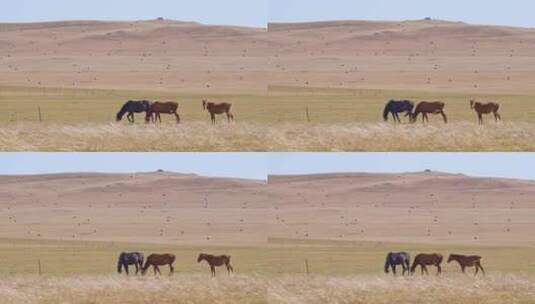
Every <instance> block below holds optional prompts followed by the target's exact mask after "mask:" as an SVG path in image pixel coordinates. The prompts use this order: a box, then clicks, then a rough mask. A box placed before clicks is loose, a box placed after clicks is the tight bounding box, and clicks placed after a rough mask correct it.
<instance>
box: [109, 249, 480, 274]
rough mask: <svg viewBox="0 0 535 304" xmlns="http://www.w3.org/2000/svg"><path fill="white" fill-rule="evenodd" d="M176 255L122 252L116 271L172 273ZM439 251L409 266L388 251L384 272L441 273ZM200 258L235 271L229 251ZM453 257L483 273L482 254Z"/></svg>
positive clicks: (406, 256) (403, 257)
mask: <svg viewBox="0 0 535 304" xmlns="http://www.w3.org/2000/svg"><path fill="white" fill-rule="evenodd" d="M175 260H176V258H175V255H173V254H170V253H165V254H151V255H149V256H148V257H147V259H146V260H145V258H144V255H143V253H140V252H122V253H121V254H120V255H119V258H118V259H117V272H118V273H119V274H120V273H122V270H123V269H124V270H125V272H126V274H127V275H128V274H129V270H128V266H130V265H134V267H135V268H136V275H137V274H138V273H139V272H141V274H142V275H145V273H146V272H147V270H148V269H149V268H150V267H152V268H153V270H154V275H161V274H162V273H161V271H160V268H159V266H165V265H168V266H169V274H170V275H171V274H173V273H174V271H175V268H174V267H173V264H174V263H175ZM442 260H443V258H442V255H441V254H438V253H431V254H427V253H420V254H418V255H417V256H416V257H415V258H414V261H413V262H412V266H411V257H410V255H409V254H408V253H407V252H389V253H388V254H387V255H386V260H385V273H389V272H390V269H392V273H393V274H394V275H396V266H398V265H401V267H402V268H403V272H402V275H405V273H407V274H414V272H415V271H416V268H417V267H418V266H420V269H421V273H422V274H424V273H425V274H429V272H428V271H427V266H435V267H437V275H439V274H441V273H442V267H441V266H440V265H441V264H442ZM202 261H206V263H208V265H209V266H210V271H211V273H212V277H215V275H216V272H215V269H216V267H220V266H225V267H226V268H227V272H228V274H229V275H230V273H232V272H234V268H232V265H231V264H230V256H229V255H218V256H216V255H211V254H206V253H201V254H199V256H198V257H197V263H200V262H202ZM452 261H456V262H457V263H459V265H460V266H461V271H462V272H463V273H465V270H466V267H475V274H476V275H477V274H478V272H479V270H481V272H482V273H483V274H485V270H484V269H483V266H481V257H480V256H478V255H470V256H468V255H461V254H450V256H449V258H448V264H449V263H450V262H452Z"/></svg>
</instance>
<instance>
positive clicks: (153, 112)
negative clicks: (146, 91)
mask: <svg viewBox="0 0 535 304" xmlns="http://www.w3.org/2000/svg"><path fill="white" fill-rule="evenodd" d="M177 110H178V103H176V102H173V101H167V102H159V101H156V102H153V103H152V104H151V105H150V107H149V109H148V111H147V115H146V116H145V122H150V120H151V119H152V120H153V121H154V122H157V121H158V120H159V121H160V123H161V122H162V117H161V116H160V114H161V113H164V114H174V115H175V117H176V122H177V123H180V116H179V115H178V112H177Z"/></svg>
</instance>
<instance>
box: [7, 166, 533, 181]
mask: <svg viewBox="0 0 535 304" xmlns="http://www.w3.org/2000/svg"><path fill="white" fill-rule="evenodd" d="M165 173H169V174H176V175H184V176H188V175H189V176H196V177H202V178H216V179H234V180H244V181H262V182H268V181H269V178H270V177H298V176H302V177H306V176H333V175H358V174H367V175H413V174H429V175H432V174H438V175H460V176H465V177H468V178H490V179H506V180H518V181H529V182H535V179H530V178H525V177H524V178H523V177H510V176H499V175H478V174H467V173H463V172H447V171H437V170H432V169H426V170H423V171H332V172H307V173H283V174H271V173H268V174H266V175H265V178H264V179H259V178H252V177H239V176H230V175H209V174H200V173H195V172H180V171H170V170H163V169H159V170H156V171H113V172H110V171H62V172H54V171H51V172H38V173H0V177H30V176H33V177H39V176H58V175H76V174H80V175H84V174H87V175H90V174H99V175H132V174H133V175H135V174H165Z"/></svg>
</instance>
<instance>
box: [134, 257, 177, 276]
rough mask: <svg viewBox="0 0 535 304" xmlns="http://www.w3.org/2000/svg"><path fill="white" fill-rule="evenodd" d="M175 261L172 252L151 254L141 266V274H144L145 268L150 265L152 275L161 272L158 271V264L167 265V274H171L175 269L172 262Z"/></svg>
mask: <svg viewBox="0 0 535 304" xmlns="http://www.w3.org/2000/svg"><path fill="white" fill-rule="evenodd" d="M174 262H175V255H174V254H169V253H166V254H151V255H149V256H148V257H147V260H146V262H145V266H143V268H141V274H142V275H145V273H146V272H147V269H148V268H149V267H150V266H152V267H153V268H154V275H156V274H159V275H161V274H162V273H161V272H160V268H159V267H158V266H163V265H169V275H171V274H173V272H174V271H175V269H174V268H173V263H174Z"/></svg>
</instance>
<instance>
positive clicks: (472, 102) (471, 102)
mask: <svg viewBox="0 0 535 304" xmlns="http://www.w3.org/2000/svg"><path fill="white" fill-rule="evenodd" d="M475 103H476V101H475V100H474V99H473V98H471V99H470V109H473V108H474V104H475Z"/></svg>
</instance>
